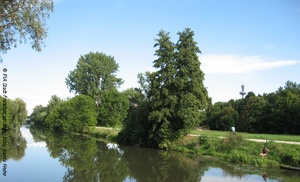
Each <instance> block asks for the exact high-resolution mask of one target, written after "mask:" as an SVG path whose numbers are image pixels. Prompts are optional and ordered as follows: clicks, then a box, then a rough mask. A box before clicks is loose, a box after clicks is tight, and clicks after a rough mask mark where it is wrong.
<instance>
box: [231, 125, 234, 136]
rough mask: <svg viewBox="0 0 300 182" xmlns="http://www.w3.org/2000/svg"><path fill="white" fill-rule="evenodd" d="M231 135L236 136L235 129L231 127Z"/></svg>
mask: <svg viewBox="0 0 300 182" xmlns="http://www.w3.org/2000/svg"><path fill="white" fill-rule="evenodd" d="M231 134H235V127H234V126H233V127H231Z"/></svg>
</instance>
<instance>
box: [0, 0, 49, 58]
mask: <svg viewBox="0 0 300 182" xmlns="http://www.w3.org/2000/svg"><path fill="white" fill-rule="evenodd" d="M53 8H54V3H53V1H52V0H26V1H24V0H22V1H16V0H0V51H1V53H2V54H4V53H6V51H7V50H9V49H11V47H16V46H17V43H18V41H19V42H20V43H22V42H23V41H24V42H26V40H27V39H29V40H30V41H31V46H32V48H33V49H35V50H37V51H41V47H42V45H43V40H44V39H45V38H46V36H47V28H46V19H47V18H49V16H50V13H51V12H53Z"/></svg>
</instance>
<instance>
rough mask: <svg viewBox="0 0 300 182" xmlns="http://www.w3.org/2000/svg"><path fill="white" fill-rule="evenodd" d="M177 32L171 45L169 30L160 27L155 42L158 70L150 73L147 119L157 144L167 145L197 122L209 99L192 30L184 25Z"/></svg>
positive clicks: (203, 116) (201, 116)
mask: <svg viewBox="0 0 300 182" xmlns="http://www.w3.org/2000/svg"><path fill="white" fill-rule="evenodd" d="M178 35H179V40H178V42H177V43H176V45H174V44H173V43H172V42H171V41H170V37H169V36H168V33H166V32H164V31H160V32H159V34H158V36H159V38H158V39H156V41H157V43H156V44H155V45H154V46H155V47H158V50H156V52H155V55H156V56H158V59H157V60H155V61H154V67H155V68H157V69H158V70H157V71H156V72H153V73H152V74H151V75H150V91H149V96H148V98H149V99H150V114H149V120H151V121H152V123H153V125H152V129H151V131H150V136H149V137H150V140H152V141H151V142H153V143H154V145H158V146H159V147H167V146H168V144H169V143H170V142H172V141H174V140H176V139H179V138H180V137H182V136H184V135H185V134H187V133H188V132H189V130H190V129H192V128H193V127H195V126H196V125H197V124H199V123H200V122H201V121H202V120H203V119H204V118H205V113H204V109H205V108H206V107H207V106H208V103H209V98H208V93H207V90H206V88H205V87H204V85H203V81H204V73H203V72H202V71H201V69H200V61H199V60H198V56H197V53H201V51H200V49H199V48H198V47H197V43H196V42H195V41H194V38H193V36H194V32H193V31H191V30H190V29H189V28H187V29H185V30H184V31H183V32H179V33H178Z"/></svg>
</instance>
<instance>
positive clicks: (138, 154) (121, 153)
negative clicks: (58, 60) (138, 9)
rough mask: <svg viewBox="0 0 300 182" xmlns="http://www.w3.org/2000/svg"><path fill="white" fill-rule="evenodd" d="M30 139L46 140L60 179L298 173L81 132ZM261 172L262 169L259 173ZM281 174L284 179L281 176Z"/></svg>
mask: <svg viewBox="0 0 300 182" xmlns="http://www.w3.org/2000/svg"><path fill="white" fill-rule="evenodd" d="M31 133H32V135H33V140H34V141H36V142H45V144H46V148H47V150H48V152H49V154H50V156H51V157H52V158H57V159H58V161H59V162H60V164H61V165H62V166H64V167H65V169H66V172H65V174H64V176H63V177H62V179H61V180H62V181H72V182H76V181H78V182H79V181H80V182H81V181H104V182H106V181H109V182H114V181H116V182H122V181H139V182H144V181H146V182H147V181H149V182H155V181H159V182H168V181H172V182H176V181H178V182H185V181H186V182H196V181H197V182H199V181H263V180H264V179H263V177H265V176H263V174H268V175H267V176H268V177H267V178H265V181H266V180H267V181H269V182H273V181H297V180H299V179H300V176H299V175H297V173H291V174H293V175H294V176H293V175H288V176H289V177H287V176H286V174H285V173H287V172H289V171H283V170H275V171H272V170H271V169H268V170H267V169H256V168H249V169H245V168H243V169H241V168H240V167H238V166H235V165H228V164H225V163H221V162H219V161H214V160H211V159H205V158H203V157H200V156H195V155H183V154H179V153H176V152H171V151H162V150H156V149H150V148H136V147H126V146H118V145H117V144H113V143H104V142H101V141H97V140H95V139H90V138H87V137H85V136H82V135H68V134H57V133H56V134H54V133H50V132H41V131H38V130H31ZM262 171H263V172H262ZM282 176H284V178H283V177H282Z"/></svg>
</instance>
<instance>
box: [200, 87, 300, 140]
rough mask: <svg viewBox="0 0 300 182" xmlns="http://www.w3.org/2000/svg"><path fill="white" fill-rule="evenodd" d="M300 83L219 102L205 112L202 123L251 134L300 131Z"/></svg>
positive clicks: (298, 132) (297, 132)
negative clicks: (261, 93) (266, 92)
mask: <svg viewBox="0 0 300 182" xmlns="http://www.w3.org/2000/svg"><path fill="white" fill-rule="evenodd" d="M299 111H300V84H297V83H295V82H292V81H287V82H286V84H285V86H284V87H279V88H278V90H277V91H275V92H272V93H269V94H263V95H257V96H256V95H255V94H254V93H253V92H249V93H248V94H247V95H246V97H245V99H239V100H229V101H228V102H217V103H215V104H213V105H211V106H210V107H209V108H208V109H207V112H206V116H207V118H206V120H205V121H204V122H203V123H202V124H201V125H204V126H208V127H209V128H210V129H212V130H229V129H230V128H231V127H232V126H235V127H236V129H237V131H241V132H249V133H271V134H300V112H299Z"/></svg>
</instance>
